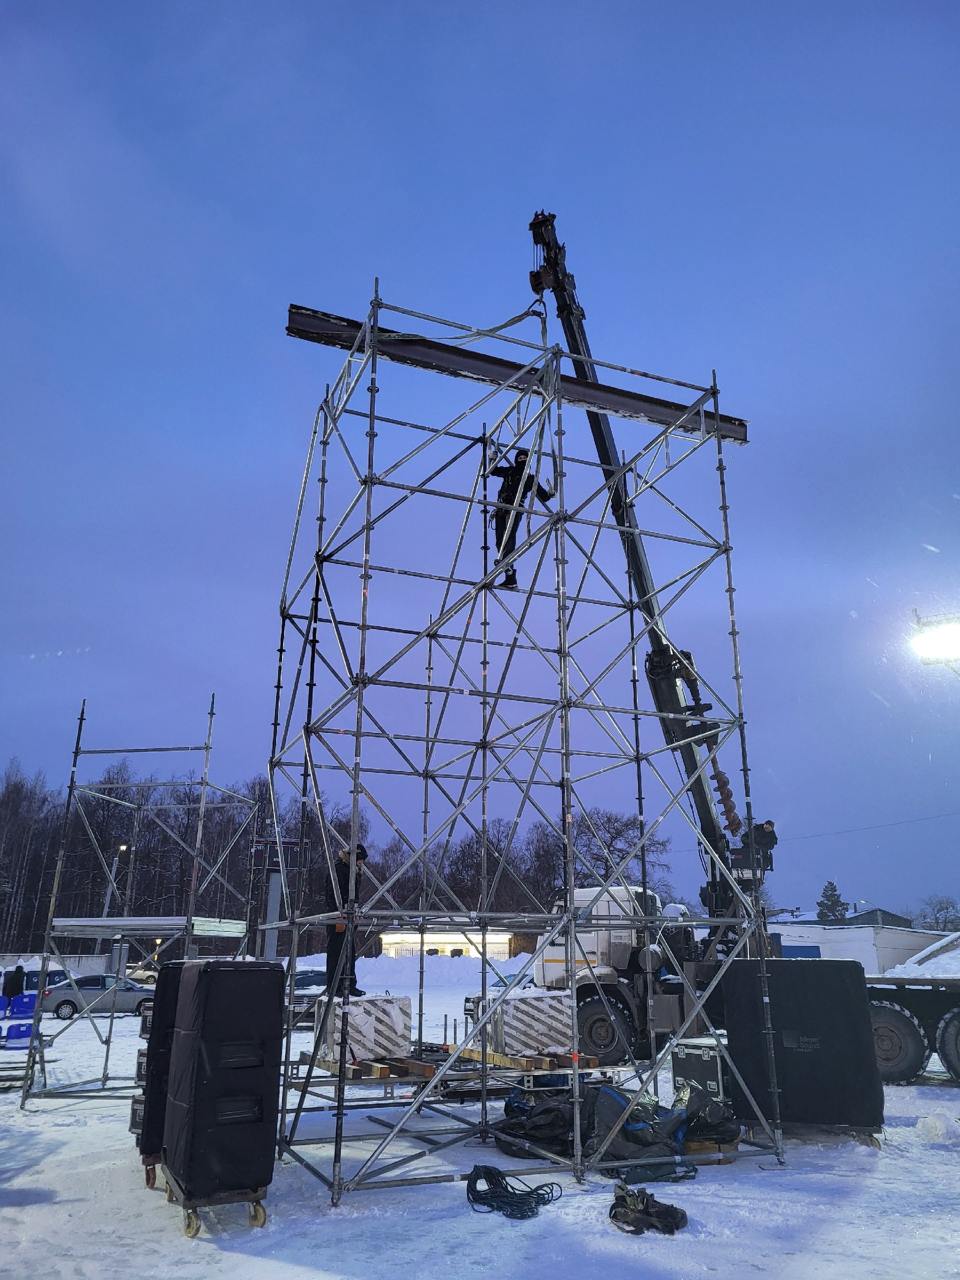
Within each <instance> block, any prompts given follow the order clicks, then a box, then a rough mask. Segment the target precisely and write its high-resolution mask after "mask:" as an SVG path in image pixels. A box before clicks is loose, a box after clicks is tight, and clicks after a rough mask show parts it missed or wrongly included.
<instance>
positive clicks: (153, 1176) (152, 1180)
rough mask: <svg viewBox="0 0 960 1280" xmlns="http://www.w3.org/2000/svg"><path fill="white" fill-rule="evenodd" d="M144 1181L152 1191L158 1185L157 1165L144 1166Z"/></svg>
mask: <svg viewBox="0 0 960 1280" xmlns="http://www.w3.org/2000/svg"><path fill="white" fill-rule="evenodd" d="M143 1180H144V1182H145V1183H146V1184H147V1186H148V1187H149V1188H150V1190H151V1191H152V1190H153V1188H154V1187H155V1186H156V1185H157V1166H156V1165H155V1164H145V1165H144V1166H143Z"/></svg>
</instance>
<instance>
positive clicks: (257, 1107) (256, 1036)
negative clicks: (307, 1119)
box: [163, 960, 284, 1199]
mask: <svg viewBox="0 0 960 1280" xmlns="http://www.w3.org/2000/svg"><path fill="white" fill-rule="evenodd" d="M283 987H284V973H283V969H282V968H281V966H280V965H276V964H266V963H259V962H242V961H231V960H202V961H191V962H188V963H187V964H185V965H184V968H183V976H182V978H181V981H180V995H179V999H178V1001H177V1017H176V1026H175V1028H174V1034H173V1050H172V1053H171V1058H170V1080H169V1087H168V1094H167V1112H166V1122H165V1125H164V1138H163V1163H164V1165H165V1167H166V1168H167V1169H169V1170H170V1172H171V1173H172V1174H173V1176H174V1178H175V1179H176V1180H177V1182H178V1183H179V1184H180V1186H181V1188H182V1189H183V1191H184V1193H185V1196H186V1198H188V1199H202V1198H203V1197H204V1196H212V1195H216V1194H218V1193H220V1192H224V1191H244V1190H252V1189H255V1188H258V1187H265V1186H267V1185H268V1184H269V1183H270V1181H271V1179H272V1177H273V1160H274V1148H275V1142H276V1127H277V1111H278V1103H279V1090H280V1062H281V1049H282V1037H283Z"/></svg>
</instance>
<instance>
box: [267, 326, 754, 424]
mask: <svg viewBox="0 0 960 1280" xmlns="http://www.w3.org/2000/svg"><path fill="white" fill-rule="evenodd" d="M362 327H363V326H362V325H361V324H360V322H359V321H357V320H347V319H345V318H344V317H343V316H335V315H331V314H329V313H328V312H326V311H313V310H311V309H310V308H309V307H297V306H291V307H290V311H289V315H288V319H287V333H288V334H289V335H290V337H291V338H304V339H306V340H307V341H308V342H319V343H321V344H323V345H324V346H327V347H340V348H343V349H345V350H347V351H349V350H351V349H352V347H353V346H354V344H355V342H356V340H357V337H358V335H359V333H360V330H361V329H362ZM377 335H378V344H377V355H378V356H379V357H381V358H382V359H387V360H394V361H396V362H397V363H398V364H407V365H412V366H413V367H414V368H417V369H429V370H431V371H432V372H433V373H445V374H448V375H450V376H451V377H455V378H471V379H473V380H474V381H475V382H485V383H487V384H488V385H490V386H500V385H502V384H504V383H510V384H511V385H512V386H515V387H518V388H522V389H526V388H528V387H532V386H533V385H534V384H535V383H536V382H537V374H536V372H535V371H534V370H526V371H525V367H524V365H522V364H516V363H515V362H514V361H513V360H505V359H503V358H502V357H501V356H492V355H489V354H488V353H487V352H484V351H473V350H469V349H465V348H463V347H459V346H451V345H449V344H447V343H445V342H436V341H435V340H434V339H432V338H422V337H418V336H417V335H415V334H407V333H403V334H401V333H398V332H396V330H393V329H383V328H381V329H378V330H377ZM560 385H561V394H562V396H563V399H564V400H565V401H566V402H567V403H568V404H572V405H576V406H578V407H579V408H581V409H587V410H592V411H594V412H597V413H611V414H614V415H615V416H616V417H620V418H639V419H641V420H643V421H644V422H652V423H655V424H656V425H657V426H660V427H668V426H671V425H672V424H673V423H674V422H676V421H677V419H678V418H680V417H681V416H682V415H683V414H684V413H685V412H686V410H687V408H688V407H689V406H687V405H684V404H677V403H675V402H674V401H672V400H661V399H659V398H657V397H656V396H648V395H643V394H642V393H640V392H638V391H629V390H625V389H624V388H622V387H611V386H607V385H605V384H604V383H599V382H581V381H580V380H579V379H577V378H575V377H573V376H572V375H569V374H563V375H561V378H560ZM706 423H707V429H708V430H712V428H713V424H714V419H713V414H712V412H709V411H708V412H707V414H706ZM696 425H697V424H695V423H693V422H691V423H690V424H689V429H687V424H685V425H684V428H683V430H684V433H685V434H693V432H694V431H695V430H696ZM719 425H720V435H721V437H722V438H723V439H724V440H732V441H734V442H735V443H737V444H746V442H747V424H746V422H745V420H744V419H743V418H733V417H731V416H730V415H729V414H725V413H722V414H720V423H719Z"/></svg>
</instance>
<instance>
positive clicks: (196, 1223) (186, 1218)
mask: <svg viewBox="0 0 960 1280" xmlns="http://www.w3.org/2000/svg"><path fill="white" fill-rule="evenodd" d="M183 1234H184V1235H185V1236H186V1237H187V1239H188V1240H192V1239H193V1238H194V1236H198V1235H199V1234H200V1215H199V1213H197V1211H196V1209H184V1211H183Z"/></svg>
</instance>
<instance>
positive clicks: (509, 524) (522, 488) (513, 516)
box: [490, 449, 553, 588]
mask: <svg viewBox="0 0 960 1280" xmlns="http://www.w3.org/2000/svg"><path fill="white" fill-rule="evenodd" d="M529 458H530V450H529V449H518V450H517V451H516V453H515V454H514V456H513V463H512V464H511V465H509V466H506V467H491V469H490V474H491V475H492V476H496V477H497V479H498V480H500V481H501V482H502V483H501V485H500V492H499V493H498V494H497V502H498V503H499V504H500V505H499V506H498V507H497V509H496V511H495V512H494V516H493V527H494V530H495V531H496V538H497V560H496V563H497V564H500V562H501V561H502V560H506V558H507V556H509V555H512V554H513V552H514V551H515V550H516V546H517V530H518V529H519V527H520V518H521V515H522V512H521V511H518V510H514V511H509V510H508V509H507V508H508V507H522V506H523V504H524V503H525V502H526V500H527V498H528V497H529V495H530V490H531V489H532V488H533V487H534V485H536V488H537V498H538V499H539V500H540V502H543V503H546V502H549V501H550V499H551V498H552V497H553V491H552V490H551V489H545V488H544V487H543V485H542V484H540V483H539V481H538V480H537V479H536V477H535V476H534V474H533V472H532V471H529V472H528V473H527V477H526V479H525V480H524V476H523V473H524V471H526V470H527V462H528V460H529ZM499 585H500V586H501V587H510V588H513V587H516V585H517V571H516V569H515V568H514V566H513V564H508V565H507V567H506V569H505V570H504V579H503V581H502V582H501V583H500V584H499Z"/></svg>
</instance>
